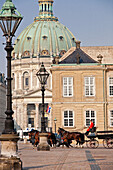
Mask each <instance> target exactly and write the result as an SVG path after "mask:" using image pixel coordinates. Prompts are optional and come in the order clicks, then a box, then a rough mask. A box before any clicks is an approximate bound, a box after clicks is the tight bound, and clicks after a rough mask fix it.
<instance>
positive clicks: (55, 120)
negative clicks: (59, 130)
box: [54, 117, 57, 134]
mask: <svg viewBox="0 0 113 170" xmlns="http://www.w3.org/2000/svg"><path fill="white" fill-rule="evenodd" d="M56 122H57V119H56V117H55V119H54V123H55V134H56Z"/></svg>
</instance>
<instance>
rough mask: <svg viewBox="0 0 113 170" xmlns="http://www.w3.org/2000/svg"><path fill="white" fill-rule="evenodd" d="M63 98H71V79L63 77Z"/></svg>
mask: <svg viewBox="0 0 113 170" xmlns="http://www.w3.org/2000/svg"><path fill="white" fill-rule="evenodd" d="M63 96H64V97H71V96H73V77H63Z"/></svg>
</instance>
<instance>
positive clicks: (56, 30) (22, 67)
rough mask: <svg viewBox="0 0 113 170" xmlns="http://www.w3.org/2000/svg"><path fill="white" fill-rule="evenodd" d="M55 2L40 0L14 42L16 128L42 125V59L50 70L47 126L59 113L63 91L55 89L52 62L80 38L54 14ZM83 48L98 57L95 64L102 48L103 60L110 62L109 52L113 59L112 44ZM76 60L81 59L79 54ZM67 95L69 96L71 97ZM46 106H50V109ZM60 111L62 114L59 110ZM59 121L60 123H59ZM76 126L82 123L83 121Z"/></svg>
mask: <svg viewBox="0 0 113 170" xmlns="http://www.w3.org/2000/svg"><path fill="white" fill-rule="evenodd" d="M53 2H54V1H53V0H38V3H39V16H38V17H35V18H34V21H33V23H31V24H30V25H29V26H27V27H26V28H25V29H24V30H23V31H22V32H21V34H20V35H19V36H18V37H17V39H16V42H15V46H14V51H13V54H12V56H13V58H12V78H13V82H12V90H13V92H12V95H13V110H14V120H15V128H16V129H17V130H18V129H21V128H22V129H23V130H25V129H26V128H29V129H30V128H35V129H40V127H41V113H42V107H41V102H42V94H41V90H40V89H41V87H40V83H39V80H38V78H37V76H36V73H37V72H38V70H39V69H40V65H41V63H42V62H43V63H44V66H45V68H46V70H47V71H48V72H49V78H48V80H47V84H46V90H45V117H46V118H47V124H48V127H50V128H53V127H54V125H53V120H54V117H55V114H57V115H58V113H55V112H56V111H57V110H55V107H54V108H53V105H54V102H55V101H54V100H56V98H55V95H56V93H59V94H57V95H61V91H60V90H61V89H59V90H58V91H54V90H56V87H55V85H57V81H56V82H55V77H56V76H55V77H54V75H55V74H56V73H54V71H51V68H52V69H53V68H54V67H52V65H53V64H55V63H58V61H59V59H61V58H62V59H63V58H65V57H66V56H68V54H72V53H73V52H74V51H75V49H76V41H77V40H76V38H75V36H74V35H73V34H72V33H71V31H70V30H69V29H68V28H67V27H66V26H64V25H62V24H61V23H60V22H59V20H58V18H57V17H55V16H54V15H53ZM82 48H83V51H84V52H85V53H87V54H88V55H89V56H91V57H92V59H90V60H93V61H95V62H96V65H98V63H97V58H96V59H95V57H97V53H99V54H101V51H102V53H103V54H102V56H103V60H102V62H106V61H108V62H111V60H109V59H107V60H105V58H107V57H108V56H109V58H110V59H112V58H113V47H100V48H99V47H94V48H93V47H91V48H90V47H81V49H82ZM98 49H99V50H98ZM99 54H98V55H99ZM104 55H105V56H104ZM84 57H85V56H84ZM112 61H113V59H112ZM66 62H67V61H66ZM76 62H79V56H78V58H77V61H76ZM60 66H61V65H60ZM57 67H58V66H57ZM66 67H67V66H66ZM66 67H65V68H66ZM87 67H89V65H88V66H87ZM99 67H100V66H99ZM72 68H73V67H72ZM77 68H82V67H79V64H78V65H77ZM91 68H92V67H91V66H90V69H91ZM82 69H83V68H82ZM61 74H62V73H61ZM57 78H58V77H57ZM79 83H81V81H80V82H79ZM58 87H59V84H58ZM53 88H54V90H53ZM99 88H100V87H99ZM76 97H77V96H76ZM78 98H79V97H78ZM68 99H69V100H70V98H67V100H68ZM88 99H89V98H88ZM52 100H53V101H52ZM70 101H71V100H70ZM90 102H91V101H90ZM47 106H49V108H50V110H49V112H48V111H47ZM59 114H61V111H60V110H59ZM80 114H81V113H80ZM57 115H56V116H57ZM58 118H59V117H57V119H58ZM79 119H81V117H79ZM76 120H77V119H76ZM58 122H59V120H58ZM58 125H61V124H60V123H58ZM75 126H80V127H81V125H80V124H79V125H74V127H75Z"/></svg>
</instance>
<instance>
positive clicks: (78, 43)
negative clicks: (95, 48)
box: [76, 41, 81, 49]
mask: <svg viewBox="0 0 113 170" xmlns="http://www.w3.org/2000/svg"><path fill="white" fill-rule="evenodd" d="M80 43H81V41H76V49H79V48H80Z"/></svg>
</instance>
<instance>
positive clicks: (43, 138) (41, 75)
mask: <svg viewBox="0 0 113 170" xmlns="http://www.w3.org/2000/svg"><path fill="white" fill-rule="evenodd" d="M36 75H37V77H38V79H39V81H40V84H41V91H42V117H41V133H40V143H39V145H38V150H50V147H49V145H48V144H47V135H48V134H47V132H46V126H45V117H44V115H45V112H44V92H45V84H46V82H47V79H48V77H49V73H48V72H47V71H46V69H45V67H44V64H43V62H42V64H41V67H40V69H39V71H38V72H37V74H36Z"/></svg>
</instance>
